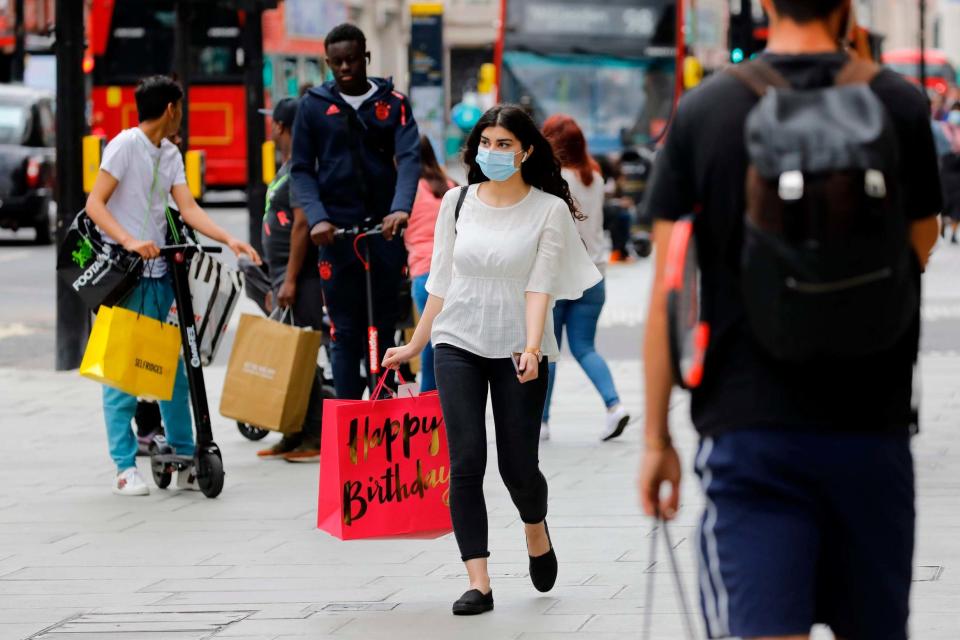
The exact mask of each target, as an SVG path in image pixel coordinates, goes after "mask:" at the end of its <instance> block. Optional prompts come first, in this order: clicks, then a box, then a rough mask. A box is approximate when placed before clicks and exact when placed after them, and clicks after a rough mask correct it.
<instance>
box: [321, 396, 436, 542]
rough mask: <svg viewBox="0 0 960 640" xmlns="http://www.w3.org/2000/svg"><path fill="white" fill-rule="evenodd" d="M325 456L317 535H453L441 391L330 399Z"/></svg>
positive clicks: (325, 409)
mask: <svg viewBox="0 0 960 640" xmlns="http://www.w3.org/2000/svg"><path fill="white" fill-rule="evenodd" d="M384 380H385V378H382V379H381V381H380V387H382V386H383V382H384ZM380 387H378V389H379V388H380ZM377 395H378V394H377V393H374V395H373V397H377ZM320 451H321V455H320V497H319V500H318V507H317V527H318V528H320V529H323V530H324V531H326V532H328V533H330V534H332V535H334V536H336V537H338V538H340V539H341V540H355V539H358V538H375V537H383V536H413V535H415V536H417V537H436V536H439V535H443V534H446V533H449V532H450V531H451V530H452V528H453V527H452V525H451V523H450V507H449V505H450V454H449V452H448V451H447V432H446V428H445V426H444V423H443V414H442V413H441V412H440V398H439V397H438V396H437V394H436V392H430V393H425V394H422V395H420V396H417V397H412V398H392V399H387V400H375V401H369V400H325V401H324V403H323V436H322V440H321V446H320Z"/></svg>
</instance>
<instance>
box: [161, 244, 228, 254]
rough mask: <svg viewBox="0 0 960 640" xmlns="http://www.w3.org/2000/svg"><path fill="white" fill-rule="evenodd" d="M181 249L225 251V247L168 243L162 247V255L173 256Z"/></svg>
mask: <svg viewBox="0 0 960 640" xmlns="http://www.w3.org/2000/svg"><path fill="white" fill-rule="evenodd" d="M181 251H202V252H204V253H223V247H219V246H214V245H200V244H168V245H165V246H163V247H160V255H162V256H172V255H175V254H177V253H180V252H181Z"/></svg>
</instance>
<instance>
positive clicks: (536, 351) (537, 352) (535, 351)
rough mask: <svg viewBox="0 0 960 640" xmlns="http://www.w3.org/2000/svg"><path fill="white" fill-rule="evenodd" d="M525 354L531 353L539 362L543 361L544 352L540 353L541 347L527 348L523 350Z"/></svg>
mask: <svg viewBox="0 0 960 640" xmlns="http://www.w3.org/2000/svg"><path fill="white" fill-rule="evenodd" d="M523 352H524V353H530V354H533V355H535V356H537V360H542V359H543V352H542V351H540V347H527V348H526V349H524V350H523Z"/></svg>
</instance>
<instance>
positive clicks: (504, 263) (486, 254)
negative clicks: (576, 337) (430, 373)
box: [427, 185, 602, 358]
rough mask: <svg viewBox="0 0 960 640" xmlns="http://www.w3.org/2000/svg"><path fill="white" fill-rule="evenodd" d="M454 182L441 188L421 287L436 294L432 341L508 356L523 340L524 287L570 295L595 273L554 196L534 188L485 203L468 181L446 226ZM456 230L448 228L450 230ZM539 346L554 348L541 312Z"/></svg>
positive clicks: (549, 351) (546, 350)
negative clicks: (508, 201) (509, 200)
mask: <svg viewBox="0 0 960 640" xmlns="http://www.w3.org/2000/svg"><path fill="white" fill-rule="evenodd" d="M459 195H460V189H451V190H450V191H448V192H447V193H446V195H444V197H443V202H442V203H441V205H440V214H439V215H438V216H437V227H436V231H435V233H434V244H433V260H432V263H431V266H430V277H429V278H428V279H427V291H429V292H430V293H431V294H433V295H435V296H437V297H438V298H443V310H442V311H441V312H440V314H439V315H438V316H437V318H436V319H435V320H434V322H433V333H432V335H431V340H432V341H433V344H434V345H438V344H449V345H452V346H455V347H459V348H461V349H465V350H466V351H469V352H470V353H473V354H476V355H478V356H482V357H485V358H508V357H510V355H511V354H513V353H518V352H521V351H523V350H524V348H525V347H526V333H527V328H526V307H527V305H526V296H525V293H526V292H527V291H530V292H535V293H547V294H549V295H550V297H551V304H550V306H551V307H552V306H553V301H554V300H557V299H570V300H572V299H575V298H579V297H580V296H581V295H583V292H584V291H586V290H587V289H589V288H590V287H592V286H593V285H595V284H597V283H598V282H600V280H601V279H602V276H601V275H600V272H599V271H597V268H596V266H594V264H593V262H592V261H591V260H590V256H589V255H588V254H587V250H586V249H585V248H584V245H583V241H582V240H581V239H580V234H579V233H578V232H577V227H576V225H575V224H574V223H573V216H571V215H570V210H569V209H568V208H567V205H566V203H564V202H563V200H561V199H560V198H557V197H556V196H553V195H550V194H548V193H545V192H543V191H540V190H539V189H533V188H531V189H530V192H529V193H528V194H527V195H526V196H525V197H524V198H523V200H521V201H520V202H518V203H516V204H514V205H511V206H509V207H491V206H490V205H487V204H485V203H483V202H482V201H481V200H480V199H479V198H478V197H477V185H470V187H469V191H468V192H467V197H466V199H465V200H464V203H463V208H462V209H461V210H460V219H459V220H458V221H457V222H456V229H454V210H455V209H456V204H457V198H458V197H459ZM455 231H456V233H454V232H455ZM540 349H541V351H542V352H543V354H544V355H546V356H556V355H558V354H559V353H560V348H559V346H558V345H557V338H556V336H555V335H554V332H553V313H552V312H551V311H548V312H547V319H546V326H545V327H544V331H543V341H542V342H541V344H540Z"/></svg>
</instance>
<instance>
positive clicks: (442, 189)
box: [420, 135, 456, 198]
mask: <svg viewBox="0 0 960 640" xmlns="http://www.w3.org/2000/svg"><path fill="white" fill-rule="evenodd" d="M420 177H421V178H423V179H424V180H426V181H427V185H429V187H430V192H431V193H433V195H434V196H436V197H437V198H442V197H443V194H445V193H446V192H447V191H449V190H450V183H451V182H453V181H452V180H450V178H449V177H447V172H446V171H444V170H443V167H441V166H440V163H439V162H438V161H437V154H436V153H434V151H433V144H431V142H430V138H428V137H427V136H424V135H421V136H420ZM454 184H456V183H454Z"/></svg>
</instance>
